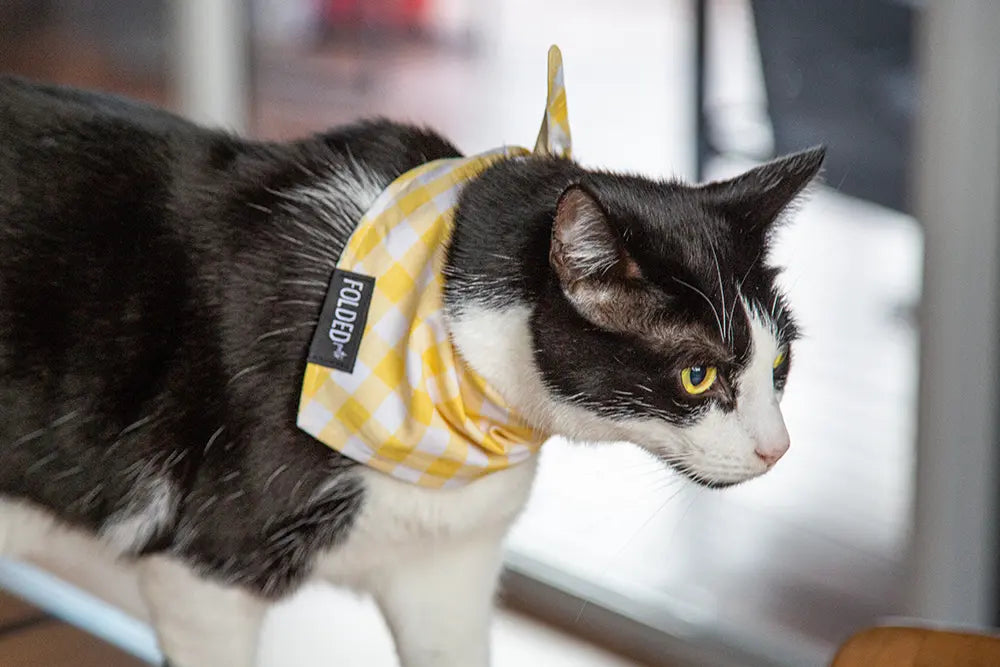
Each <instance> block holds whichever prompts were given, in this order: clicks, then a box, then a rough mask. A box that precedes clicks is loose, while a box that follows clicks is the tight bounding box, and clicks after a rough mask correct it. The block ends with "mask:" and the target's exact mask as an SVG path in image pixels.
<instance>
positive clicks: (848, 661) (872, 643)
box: [831, 628, 1000, 667]
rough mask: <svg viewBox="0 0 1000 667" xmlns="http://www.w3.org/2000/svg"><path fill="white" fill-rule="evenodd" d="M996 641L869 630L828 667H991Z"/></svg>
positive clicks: (999, 647) (999, 658)
mask: <svg viewBox="0 0 1000 667" xmlns="http://www.w3.org/2000/svg"><path fill="white" fill-rule="evenodd" d="M996 665H1000V638H998V637H991V636H986V635H978V634H970V633H964V632H946V631H941V630H924V629H920V628H871V629H868V630H864V631H862V632H860V633H858V634H857V635H855V636H854V637H852V638H851V639H850V640H849V641H848V642H847V643H846V644H844V646H843V647H842V648H841V650H840V652H839V653H838V654H837V657H836V658H835V659H834V661H833V665H832V666H831V667H995V666H996Z"/></svg>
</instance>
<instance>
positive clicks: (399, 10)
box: [323, 0, 429, 29]
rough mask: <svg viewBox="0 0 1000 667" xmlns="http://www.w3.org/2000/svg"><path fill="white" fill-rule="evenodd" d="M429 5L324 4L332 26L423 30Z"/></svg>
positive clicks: (406, 1)
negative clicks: (353, 25) (360, 24)
mask: <svg viewBox="0 0 1000 667" xmlns="http://www.w3.org/2000/svg"><path fill="white" fill-rule="evenodd" d="M428 4H429V2H428V0H324V11H323V18H324V19H325V20H326V22H327V24H328V25H331V26H338V25H350V24H354V23H364V24H366V25H369V26H374V27H382V28H397V29H411V28H421V27H423V25H424V15H425V12H426V9H427V6H428Z"/></svg>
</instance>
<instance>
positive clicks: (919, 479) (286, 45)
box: [0, 0, 1000, 667]
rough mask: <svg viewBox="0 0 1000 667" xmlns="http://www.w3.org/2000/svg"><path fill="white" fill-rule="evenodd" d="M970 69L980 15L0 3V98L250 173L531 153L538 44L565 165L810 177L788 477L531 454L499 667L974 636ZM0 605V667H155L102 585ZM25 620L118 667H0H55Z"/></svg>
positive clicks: (990, 115)
mask: <svg viewBox="0 0 1000 667" xmlns="http://www.w3.org/2000/svg"><path fill="white" fill-rule="evenodd" d="M998 35H1000V4H998V3H993V2H990V1H989V0H980V1H978V2H977V1H975V0H963V1H959V2H954V3H952V2H947V3H944V2H929V1H928V2H918V1H916V0H914V1H909V2H907V1H903V0H814V1H812V2H802V1H800V0H617V1H616V2H613V3H612V2H606V1H601V0H545V1H541V0H495V1H491V2H480V1H477V0H254V1H249V0H247V1H240V0H128V1H125V0H119V1H113V0H0V71H3V72H13V73H18V74H21V75H25V76H29V77H33V78H37V79H42V80H47V81H56V82H61V83H66V84H73V85H78V86H83V87H87V88H96V89H100V90H107V91H113V92H116V93H120V94H124V95H128V96H131V97H136V98H139V99H143V100H148V101H151V102H153V103H155V104H157V105H162V106H166V107H168V108H171V109H173V110H175V111H177V112H179V113H181V114H183V115H186V116H189V117H191V118H194V119H196V120H198V121H200V122H203V123H206V124H210V125H218V126H223V127H227V128H229V129H232V130H234V131H238V132H244V133H247V134H249V135H250V136H254V137H261V138H268V139H286V138H292V137H297V136H301V135H303V134H306V133H310V132H315V131H320V130H322V129H324V128H326V127H328V126H331V125H336V124H339V123H344V122H348V121H351V120H354V119H356V118H358V117H361V116H371V115H384V116H388V117H390V118H394V119H400V120H408V121H414V122H417V123H422V124H426V125H429V126H431V127H434V128H436V129H437V130H439V131H440V132H442V133H443V134H444V135H445V136H447V137H449V138H451V139H452V140H453V141H454V142H455V143H456V144H457V145H458V146H459V147H460V148H461V149H463V150H464V151H465V152H469V153H472V152H478V151H481V150H485V149H488V148H491V147H494V146H496V145H499V144H501V143H513V144H525V145H530V144H531V142H533V141H534V136H535V133H536V131H537V126H538V121H539V118H540V113H541V109H542V106H543V101H544V95H545V66H544V62H545V53H546V49H547V47H548V45H549V44H550V43H557V44H559V45H560V46H561V48H562V50H563V55H564V59H565V63H566V82H567V94H568V103H569V113H570V118H571V124H572V127H573V134H574V152H575V154H576V156H577V157H578V158H579V159H580V160H581V161H582V162H583V163H584V164H586V165H589V166H599V167H605V168H612V169H618V170H627V171H635V172H641V173H643V174H647V175H651V176H654V177H680V178H684V179H688V180H702V179H712V178H716V177H721V176H723V175H727V174H730V173H732V172H735V171H738V170H741V169H745V168H746V167H748V166H750V165H751V164H753V163H754V162H756V161H760V160H763V159H767V158H769V157H771V156H773V155H775V154H780V153H784V152H789V151H792V150H797V149H801V148H805V147H808V146H811V145H814V144H818V143H825V144H826V145H827V146H828V148H829V153H828V162H827V169H826V172H825V185H824V186H823V187H821V188H818V189H817V190H815V191H814V192H813V193H812V194H811V195H810V197H809V198H808V200H807V201H806V202H805V203H804V204H803V205H802V206H801V208H800V210H799V211H798V213H797V215H796V216H795V219H794V222H793V223H792V224H789V225H787V226H786V228H785V229H784V230H783V231H782V232H781V235H780V237H779V242H778V246H777V249H776V253H775V259H776V260H777V262H778V263H780V264H783V265H784V266H786V267H787V270H786V272H785V273H784V275H783V281H784V284H785V287H786V288H787V289H788V291H789V292H790V295H791V303H792V304H793V306H794V308H795V311H796V313H797V315H798V316H799V319H800V320H801V323H802V327H803V329H804V331H805V334H806V336H805V338H804V340H802V341H801V343H799V344H798V347H797V348H796V368H795V372H794V373H793V374H792V377H791V380H790V382H789V385H788V388H787V391H786V394H785V400H784V412H785V416H786V420H787V423H788V428H789V431H790V432H791V434H792V443H793V446H792V449H791V450H790V452H789V454H788V455H787V456H786V457H785V459H784V460H783V461H782V463H781V465H779V466H777V468H776V469H775V470H774V472H773V473H771V474H769V475H767V476H766V477H764V478H762V479H759V480H755V481H753V482H750V483H747V484H745V485H742V486H740V487H738V488H735V489H732V490H727V491H724V492H718V491H708V490H702V489H697V488H694V487H692V486H691V485H689V484H686V483H684V482H682V481H681V480H679V479H678V478H676V477H674V476H672V475H671V474H669V473H667V472H665V471H663V470H661V469H660V468H659V466H658V465H657V464H655V463H654V462H652V461H651V460H649V459H648V458H646V457H645V456H644V455H643V454H642V453H640V452H639V451H638V450H637V449H635V448H631V447H628V446H625V445H615V446H601V447H596V446H579V445H570V444H568V443H565V442H560V441H558V440H556V441H552V442H550V443H549V444H547V445H546V447H545V448H544V450H543V454H542V464H541V475H540V479H539V481H538V484H537V486H536V489H535V492H534V495H533V498H532V501H531V503H530V505H529V507H528V510H527V511H526V512H525V514H524V516H523V518H522V519H521V520H520V522H519V523H518V525H517V526H516V528H515V530H514V531H513V534H512V535H511V539H510V541H509V548H508V556H507V572H506V574H505V576H504V580H503V594H502V601H501V602H502V605H503V607H502V610H501V611H500V617H499V621H498V624H497V629H496V632H495V637H494V644H495V653H496V664H497V665H499V666H500V667H503V666H505V665H534V664H541V663H542V662H543V660H544V661H545V663H546V664H549V665H566V666H569V665H580V666H584V665H593V666H603V665H608V666H610V665H633V664H643V665H790V666H806V665H823V664H828V663H829V661H830V659H831V658H832V656H833V654H834V652H835V650H836V648H837V646H839V645H840V644H841V643H842V642H844V641H845V640H846V639H847V638H848V637H849V636H850V635H852V634H853V633H855V632H856V631H858V630H860V629H862V628H865V627H868V626H871V625H875V624H881V623H886V622H889V621H890V620H891V619H894V618H895V619H899V618H900V617H906V618H907V619H908V620H907V622H914V623H918V624H919V623H931V622H933V623H945V624H952V625H955V624H957V625H962V626H973V627H976V628H988V627H991V626H994V625H996V624H997V622H998V619H997V609H998V605H997V603H998V601H1000V598H998V594H1000V590H998V588H997V586H996V574H997V571H998V565H1000V559H998V554H997V549H996V544H995V534H996V525H998V522H997V512H996V500H997V494H998V489H1000V485H998V484H997V482H998V480H1000V476H998V475H997V466H998V463H997V457H996V450H997V447H996V443H997V437H996V436H997V425H996V414H997V404H998V400H997V392H996V389H997V378H998V373H997V370H998V369H997V361H998V358H1000V357H998V354H997V353H998V350H997V347H998V340H997V338H998V337H997V332H998V331H1000V328H998V326H997V324H998V321H997V304H998V303H1000V294H998V293H997V292H998V289H1000V280H998V276H997V266H998V261H997V260H998V257H997V256H998V254H1000V234H998V228H1000V225H998V223H1000V200H998V190H1000V75H998V64H1000V45H998V43H1000V40H998V39H997V36H998ZM0 141H2V137H0ZM918 334H919V336H918ZM53 575H55V576H53ZM0 585H2V586H4V587H6V588H7V589H8V590H9V591H11V592H12V593H13V594H14V595H15V596H17V597H19V598H25V599H28V600H29V601H31V602H32V604H33V605H34V606H24V605H21V604H20V603H17V602H15V598H13V597H11V598H7V599H6V601H0V664H74V665H78V664H84V663H83V662H80V661H81V660H82V659H83V658H82V657H81V656H84V655H89V654H86V651H91V650H93V651H98V653H95V655H100V656H103V657H98V658H95V660H96V662H95V663H94V664H122V665H126V664H138V661H137V660H143V659H144V660H151V661H152V660H156V652H155V646H154V644H153V640H152V636H151V634H150V633H149V630H148V628H147V627H146V626H144V625H143V624H142V619H143V618H144V615H145V611H144V609H143V608H142V604H141V601H140V599H139V597H138V594H137V592H136V591H135V584H134V581H132V580H131V578H130V575H129V573H128V571H127V569H126V568H124V567H123V566H120V565H115V564H109V563H97V562H93V561H92V560H90V559H86V558H84V559H74V558H72V554H45V555H42V556H41V557H40V558H39V560H38V562H36V563H34V564H32V565H28V564H24V563H12V562H6V563H3V564H2V567H0ZM4 605H7V606H6V607H5V606H4ZM5 609H6V610H7V611H5ZM10 609H15V611H13V612H11V611H9V610H10ZM43 612H44V614H43ZM46 614H50V615H54V616H56V617H58V618H60V619H63V620H65V621H68V622H69V623H70V624H72V625H75V626H78V627H80V628H83V629H84V630H85V631H87V632H88V633H94V634H96V635H97V636H99V637H101V638H102V640H105V641H108V642H110V643H111V644H114V645H116V646H117V647H119V648H120V649H121V652H113V653H112V654H105V653H100V651H103V650H105V649H103V648H101V647H100V646H96V647H95V646H92V645H91V643H90V642H91V640H89V639H87V638H86V637H87V635H85V634H83V633H82V632H78V631H76V630H73V629H72V628H70V626H68V625H67V626H63V625H58V624H55V623H53V624H52V626H51V627H49V630H50V631H51V630H53V629H55V628H57V627H58V628H59V632H63V633H66V637H65V638H64V640H60V641H64V643H65V644H66V645H67V646H73V647H74V648H72V649H71V655H72V656H73V657H72V658H65V659H63V658H60V657H58V655H57V653H48V654H45V655H46V656H48V657H47V658H38V657H37V656H36V657H35V658H32V659H34V660H36V662H30V661H29V660H28V658H23V659H22V662H16V661H15V660H14V659H11V658H8V659H4V657H3V656H4V655H14V653H8V654H5V650H6V651H12V650H14V651H16V650H22V651H25V653H24V655H28V654H29V653H30V652H31V651H33V650H34V651H38V650H41V649H39V646H42V645H44V647H45V650H49V651H56V649H55V648H53V647H54V646H55V645H56V642H54V641H45V640H42V639H41V637H42V635H41V634H37V635H36V636H35V639H34V640H31V639H26V637H29V635H30V633H32V632H35V633H39V632H41V631H42V630H43V628H40V627H38V626H37V625H36V624H33V623H31V622H26V621H25V619H27V621H31V619H33V618H35V619H38V618H43V619H47V618H50V616H48V615H46ZM344 618H349V619H350V623H348V624H345V623H344V622H343V620H342V619H344ZM7 619H12V620H7ZM19 619H20V620H19ZM5 623H6V624H8V625H9V626H10V627H12V628H14V629H16V630H19V631H18V632H5V630H4V628H5V627H7V626H6V625H4V624H5ZM19 623H20V625H19ZM10 624H13V625H10ZM25 633H28V634H25ZM94 641H96V640H94ZM11 642H14V644H11ZM18 642H20V643H19V644H18ZM11 646H15V648H13V649H12V648H11ZM84 646H86V647H88V648H86V649H84V648H82V647H84ZM17 647H19V648H17ZM109 650H110V649H109ZM117 650H118V649H113V651H117ZM262 653H263V655H262V664H263V665H266V666H278V665H297V666H299V665H301V666H306V667H308V666H310V665H317V666H318V665H326V664H338V665H341V664H342V665H364V666H368V665H373V666H374V665H391V664H394V658H393V656H392V649H391V645H390V643H389V639H388V634H387V633H386V630H385V628H384V625H382V622H381V620H380V619H379V618H378V616H377V614H376V612H375V610H374V608H373V607H372V605H371V604H370V602H369V601H367V600H364V599H357V598H354V597H348V596H345V595H343V594H341V593H338V592H336V591H333V590H332V589H328V588H323V587H315V588H310V589H308V590H306V591H304V592H303V593H302V594H300V595H298V596H296V597H295V598H293V599H291V600H289V601H288V602H286V603H283V604H282V605H280V606H279V607H278V608H277V609H275V610H274V612H273V613H272V614H271V616H270V618H269V620H268V624H267V627H266V630H265V635H264V637H263V645H262ZM127 654H131V656H134V657H135V658H136V660H133V658H132V657H129V656H128V655H127ZM32 655H35V654H32ZM39 655H40V654H39ZM60 655H61V654H60ZM109 655H114V656H116V657H114V658H112V657H107V656H109ZM60 660H67V661H64V662H60Z"/></svg>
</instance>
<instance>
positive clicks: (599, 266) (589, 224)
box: [549, 185, 640, 290]
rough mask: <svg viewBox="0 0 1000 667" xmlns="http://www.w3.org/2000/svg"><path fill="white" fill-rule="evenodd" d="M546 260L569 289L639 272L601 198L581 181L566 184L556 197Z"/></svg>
mask: <svg viewBox="0 0 1000 667" xmlns="http://www.w3.org/2000/svg"><path fill="white" fill-rule="evenodd" d="M549 263H550V264H551V265H552V268H553V270H555V272H556V275H557V276H559V281H560V282H561V283H562V284H563V287H564V288H567V289H570V290H572V289H573V288H574V287H575V286H577V285H580V284H581V283H587V282H595V283H596V282H608V281H614V280H624V279H628V278H638V277H639V276H640V272H639V265H638V264H636V263H635V260H633V259H632V258H631V257H630V256H629V254H628V252H627V251H626V250H625V245H624V243H622V240H621V238H620V237H619V235H618V232H617V231H616V230H615V228H614V227H613V226H612V225H611V223H610V222H609V220H608V216H607V214H606V213H605V212H604V209H603V207H602V206H601V204H600V202H599V201H598V200H597V198H596V197H595V196H594V195H593V194H591V193H590V192H588V191H587V190H586V189H585V188H584V187H583V186H580V185H571V186H569V187H568V188H566V190H565V191H564V192H563V193H562V195H561V196H560V197H559V203H558V204H557V205H556V215H555V219H554V221H553V223H552V243H551V245H550V246H549Z"/></svg>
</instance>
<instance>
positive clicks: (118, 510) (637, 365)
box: [0, 78, 823, 667]
mask: <svg viewBox="0 0 1000 667" xmlns="http://www.w3.org/2000/svg"><path fill="white" fill-rule="evenodd" d="M456 155H458V152H457V150H456V149H455V148H454V147H453V146H452V145H451V144H449V143H448V142H447V141H446V140H444V139H443V138H441V137H440V136H438V135H437V134H434V133H432V132H428V131H426V130H421V129H417V128H414V127H409V126H405V125H399V124H395V123H390V122H386V121H376V122H366V123H359V124H356V125H350V126H347V127H342V128H337V129H334V130H331V131H329V132H327V133H325V134H321V135H317V136H315V137H312V138H309V139H306V140H303V141H299V142H294V143H287V144H273V143H263V142H255V141H249V140H244V139H239V138H236V137H233V136H230V135H227V134H224V133H220V132H216V131H210V130H206V129H202V128H199V127H196V126H194V125H192V124H190V123H187V122H185V121H183V120H181V119H179V118H177V117H175V116H172V115H170V114H168V113H165V112H162V111H158V110H155V109H152V108H148V107H145V106H141V105H138V104H134V103H130V102H127V101H123V100H119V99H116V98H112V97H109V96H104V95H99V94H92V93H87V92H80V91H76V90H71V89H66V88H59V87H53V86H46V85H38V84H33V83H28V82H25V81H22V80H18V79H12V78H0V497H2V500H0V551H2V552H3V553H5V554H11V555H30V554H31V553H33V552H36V551H37V550H44V549H49V548H52V546H51V545H52V544H54V542H53V540H54V539H57V538H59V536H60V535H65V534H73V533H77V534H81V533H85V534H87V535H91V536H94V537H96V538H97V539H98V540H99V541H100V542H101V543H102V544H103V545H104V548H106V549H107V550H108V551H109V552H110V553H112V554H114V555H116V556H121V557H127V558H130V559H134V561H135V563H136V567H137V569H138V571H139V575H140V579H141V585H142V588H143V592H144V595H145V596H146V600H147V601H148V603H149V607H150V610H151V615H152V618H153V621H154V624H155V627H156V631H157V633H158V637H159V641H160V644H161V646H162V649H163V651H164V653H165V654H166V655H167V656H168V658H169V660H170V661H171V663H172V664H174V665H177V666H178V667H218V666H219V665H227V666H235V667H240V666H249V665H252V664H253V662H254V656H255V651H256V648H255V647H256V643H257V631H258V626H259V623H260V620H261V617H262V614H263V611H264V609H265V606H266V605H267V604H268V602H269V601H271V600H274V599H276V598H278V597H280V596H282V595H285V594H287V593H289V592H291V591H293V590H295V589H296V588H297V587H299V586H301V585H302V584H303V583H304V582H305V581H307V580H310V579H317V578H318V579H324V580H327V581H331V582H334V583H336V584H338V585H342V586H348V587H352V588H355V589H359V590H364V591H368V592H370V593H372V594H373V596H374V598H375V599H376V601H377V602H378V604H379V605H380V607H381V609H382V611H383V612H384V614H385V616H386V619H387V621H388V624H389V627H390V628H391V630H392V633H393V635H394V637H395V641H396V644H397V650H398V653H399V656H400V659H401V661H402V663H403V664H404V665H406V666H407V667H430V666H433V667H447V666H452V667H475V666H476V665H480V666H482V665H486V664H487V663H488V654H489V649H488V645H489V642H488V624H489V616H490V609H491V602H492V596H493V592H494V588H495V584H496V580H497V575H498V571H499V567H500V553H501V542H502V540H503V537H504V534H505V532H506V531H507V528H508V526H509V525H510V523H511V521H512V520H513V519H514V518H515V517H516V515H517V514H518V512H519V511H520V510H521V508H522V506H523V505H524V503H525V501H526V499H527V497H528V493H529V490H530V488H531V483H532V479H533V477H534V474H535V463H534V461H533V460H530V461H528V462H526V463H523V464H520V465H516V466H514V467H511V468H509V469H507V470H504V471H501V472H496V473H493V474H490V475H487V476H486V477H484V478H483V479H481V480H479V481H476V482H473V483H471V484H469V485H467V486H464V487H461V488H457V489H447V490H431V489H426V488H423V487H420V486H416V485H413V484H408V483H406V482H402V481H399V480H396V479H393V478H391V477H390V476H388V475H385V474H383V473H380V472H377V471H375V470H372V469H370V468H367V467H365V466H362V465H359V464H357V463H355V462H354V461H352V460H350V459H347V458H344V457H342V456H341V455H340V454H338V453H337V452H335V451H334V450H332V449H330V448H329V447H326V446H324V445H322V444H321V443H319V442H317V441H315V440H313V439H312V438H311V437H310V436H308V435H307V434H305V433H304V432H302V431H300V430H298V429H297V428H296V425H295V417H296V410H297V407H298V400H299V389H300V384H301V379H302V373H303V369H304V366H305V360H306V355H307V350H308V346H309V342H310V338H311V335H312V332H313V328H314V327H315V325H316V320H317V317H318V314H319V311H320V307H321V304H322V301H323V298H324V294H325V291H326V288H327V283H328V280H329V278H330V274H331V270H332V268H333V267H334V265H335V264H336V261H337V258H338V255H339V253H340V251H341V250H342V248H343V246H344V243H345V242H346V241H347V239H348V237H349V235H350V233H351V231H352V229H353V227H354V225H355V224H356V223H357V222H358V220H359V218H360V217H361V216H362V214H363V213H364V212H365V211H366V210H367V209H368V208H369V206H370V205H371V204H372V202H373V200H374V199H375V197H376V196H377V195H378V194H379V193H380V192H381V191H382V190H383V189H384V188H385V187H386V186H387V185H388V184H389V183H390V182H391V181H393V180H394V179H395V178H396V177H397V176H399V175H400V174H401V173H403V172H405V171H407V170H409V169H410V168H412V167H414V166H416V165H420V164H422V163H425V162H427V161H429V160H434V159H437V158H442V157H450V156H456ZM822 159H823V151H822V150H811V151H807V152H803V153H799V154H796V155H793V156H790V157H786V158H783V159H780V160H776V161H774V162H771V163H768V164H766V165H764V166H761V167H758V168H756V169H753V170H752V171H749V172H747V173H746V174H743V175H742V176H739V177H737V178H734V179H732V180H728V181H724V182H717V183H711V184H708V185H704V186H696V187H693V186H688V185H684V184H681V183H678V182H654V181H650V180H646V179H642V178H639V177H634V176H622V175H617V174H611V173H606V172H595V171H588V170H584V169H583V168H581V167H580V166H578V165H576V164H575V163H573V162H571V161H568V160H561V159H555V158H546V157H539V156H531V157H525V158H519V159H516V160H515V159H511V160H505V161H501V162H499V163H498V164H496V165H495V166H493V167H491V168H489V169H488V170H487V171H486V172H484V173H483V174H482V175H481V176H479V177H478V178H477V179H476V180H475V181H474V182H472V183H471V184H470V185H469V186H468V187H467V188H466V189H465V191H464V192H463V195H462V198H461V201H460V206H459V209H458V213H457V217H456V228H455V232H454V235H453V238H452V240H451V243H450V246H449V248H448V260H447V269H446V276H447V281H446V287H445V301H446V306H447V315H448V318H447V319H448V328H449V332H450V335H451V337H452V340H453V344H454V345H455V346H456V348H457V349H458V351H459V352H460V354H461V357H462V358H464V360H465V361H466V362H467V363H468V364H470V365H471V367H472V368H473V369H474V370H475V371H477V372H478V373H479V374H480V375H481V376H482V377H484V378H486V380H487V381H488V382H489V383H491V384H492V386H493V387H494V388H495V389H496V390H497V391H499V393H500V394H501V395H502V396H503V397H504V398H505V399H506V400H507V401H508V402H509V403H510V404H511V405H513V406H514V407H515V408H516V409H517V410H519V411H520V412H521V413H522V414H523V415H525V416H526V417H527V418H528V419H529V421H530V422H531V424H532V425H533V426H535V427H537V428H538V429H539V430H542V431H544V432H550V433H558V434H562V435H565V436H567V437H569V438H572V439H576V440H583V441H631V442H634V443H638V444H639V445H640V446H642V447H644V448H646V449H648V450H649V451H650V452H652V453H653V454H654V455H655V456H657V457H659V458H660V459H662V460H663V462H664V464H665V465H668V466H671V467H673V468H674V469H676V470H678V471H680V472H681V473H682V474H684V475H686V476H687V477H689V478H691V479H693V480H695V481H697V482H699V483H701V484H704V485H708V486H713V487H723V486H727V485H731V484H735V483H739V482H741V481H743V480H747V479H749V478H752V477H755V476H757V475H760V474H762V473H764V472H766V471H767V470H768V469H769V468H770V467H771V466H772V465H773V464H774V463H775V462H776V461H777V460H778V459H779V458H780V457H781V455H782V454H783V453H784V452H785V450H786V449H787V448H788V443H789V438H788V434H787V431H786V429H785V426H784V422H783V420H782V416H781V412H780V410H779V407H778V401H779V399H780V397H781V394H782V390H783V388H784V385H785V381H786V378H787V376H788V370H789V365H790V363H791V358H792V353H791V348H790V345H791V343H792V341H793V340H794V339H795V337H796V328H795V324H794V322H793V320H792V318H791V315H790V314H789V311H788V308H787V307H786V303H785V299H784V298H783V296H782V295H781V293H780V292H779V291H778V289H777V287H776V285H775V277H776V275H777V273H778V270H777V269H776V268H774V267H773V266H771V265H770V264H769V262H768V244H769V239H770V236H771V231H772V229H773V227H774V223H775V221H776V220H777V219H778V218H780V217H781V215H782V213H783V211H784V210H785V209H786V207H788V205H789V204H790V203H791V202H792V201H793V200H794V199H795V198H796V196H797V195H798V194H799V193H800V191H801V190H802V189H803V188H804V187H805V186H806V185H807V184H808V183H809V182H810V181H811V179H812V178H813V177H814V176H815V175H816V173H817V171H818V170H819V167H820V164H821V162H822ZM317 238H321V239H324V240H325V243H323V244H317V243H316V242H315V241H316V239H317ZM307 248H308V249H307Z"/></svg>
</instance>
